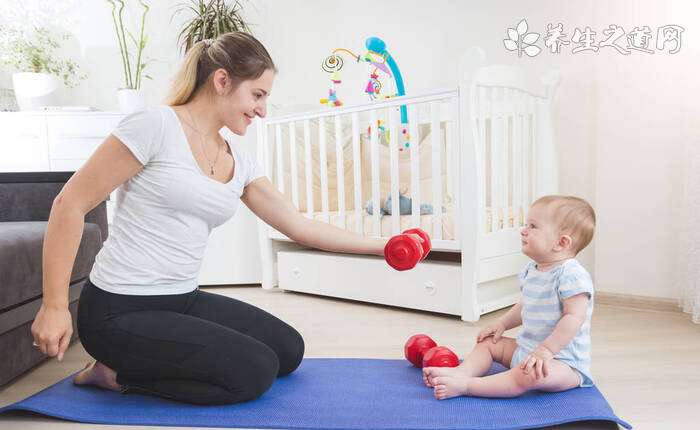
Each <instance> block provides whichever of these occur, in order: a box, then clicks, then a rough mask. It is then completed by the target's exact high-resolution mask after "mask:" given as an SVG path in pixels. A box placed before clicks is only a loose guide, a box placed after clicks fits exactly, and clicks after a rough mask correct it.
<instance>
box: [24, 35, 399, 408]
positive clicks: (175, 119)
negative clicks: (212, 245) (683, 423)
mask: <svg viewBox="0 0 700 430" xmlns="http://www.w3.org/2000/svg"><path fill="white" fill-rule="evenodd" d="M275 73H276V69H275V65H274V63H273V61H272V59H271V58H270V55H269V54H268V52H267V50H266V49H265V48H264V47H263V45H262V44H261V43H260V42H259V41H258V40H256V39H255V38H253V37H252V36H250V35H247V34H244V33H228V34H224V35H221V36H220V37H219V38H217V39H216V40H213V41H203V42H199V43H197V44H196V45H195V46H194V47H193V48H192V49H190V50H189V52H188V53H187V55H186V58H185V60H184V64H183V66H182V68H181V70H180V71H179V72H178V74H177V76H176V79H175V81H174V84H173V87H172V92H171V95H170V98H169V100H168V105H164V106H159V107H156V108H153V109H149V110H147V111H145V112H140V113H136V114H132V115H130V116H128V117H126V118H125V119H124V120H123V121H122V122H121V123H120V124H119V125H118V126H117V127H116V129H115V130H114V132H113V133H112V134H111V135H110V136H109V137H108V138H107V139H106V140H105V141H104V142H103V143H102V144H101V145H100V147H99V148H98V149H97V150H96V151H95V153H94V154H93V155H92V156H91V157H90V159H89V160H88V161H87V162H86V164H85V165H84V166H83V167H82V168H81V169H80V170H79V171H78V172H76V173H75V175H73V177H72V178H71V179H70V181H68V183H66V185H65V187H64V188H63V190H62V191H61V193H60V194H59V195H58V197H57V198H56V200H55V201H54V204H53V207H52V209H51V216H50V219H49V223H48V228H47V232H46V237H45V241H44V261H43V269H44V286H43V290H44V301H43V304H42V306H41V309H40V310H39V312H38V313H37V316H36V319H35V321H34V324H33V325H32V335H33V337H34V341H35V344H36V345H37V347H38V348H39V349H40V350H41V351H42V352H43V353H45V354H48V355H49V356H51V357H58V359H59V360H60V359H62V357H63V354H64V352H65V351H66V348H67V347H68V342H69V340H70V337H71V334H72V328H71V327H72V325H71V315H70V313H69V311H68V284H69V278H70V273H71V268H72V266H73V262H74V260H75V256H76V252H77V249H78V245H79V243H80V238H81V236H82V232H83V226H84V220H83V218H84V216H85V214H86V213H87V212H89V211H90V210H91V209H92V208H94V207H95V206H96V205H97V204H99V203H100V202H102V201H103V200H104V199H105V198H106V197H107V196H108V195H109V194H110V193H111V192H112V190H114V189H116V188H117V187H119V190H118V194H117V203H116V210H115V215H114V220H113V223H112V228H111V231H110V235H109V238H108V239H107V240H106V241H105V243H104V246H103V248H102V249H101V251H100V252H99V254H98V255H97V257H96V259H95V265H94V267H93V269H92V272H91V273H90V278H89V280H88V281H87V283H86V284H85V287H84V289H83V292H82V294H81V298H80V305H79V309H78V317H77V326H78V333H79V336H80V340H81V341H82V344H83V346H84V347H85V349H86V351H87V352H88V353H89V354H90V355H91V356H92V357H93V358H94V359H95V360H96V361H95V362H94V363H93V364H92V365H89V366H88V367H86V368H85V369H84V370H83V371H82V372H81V373H79V374H78V375H77V377H76V378H75V383H76V384H89V385H95V386H98V387H102V388H106V389H110V390H115V391H117V390H118V391H122V392H127V393H128V392H138V393H146V394H151V395H156V396H160V397H164V398H169V399H174V400H178V401H183V402H189V403H196V404H227V403H236V402H242V401H246V400H250V399H254V398H256V397H258V396H260V395H261V394H262V393H263V392H265V391H266V390H267V389H268V388H269V387H270V385H271V384H272V383H273V381H274V379H275V378H276V377H277V376H280V375H285V374H288V373H290V372H293V371H294V370H295V369H296V368H297V366H299V363H300V362H301V360H302V357H303V354H304V341H303V339H302V337H301V335H300V334H299V333H298V332H297V331H296V330H295V329H294V328H292V327H291V326H289V325H287V324H286V323H284V322H283V321H281V320H279V319H277V318H276V317H274V316H273V315H270V314H268V313H267V312H264V311H262V310H261V309H258V308H256V307H254V306H251V305H249V304H246V303H243V302H240V301H238V300H235V299H231V298H227V297H223V296H219V295H215V294H211V293H208V292H204V291H200V290H199V289H198V285H197V279H198V271H199V269H200V264H201V261H202V256H203V254H204V250H205V247H206V242H207V238H208V236H209V233H210V232H211V229H212V228H213V227H216V226H218V225H220V224H222V223H224V222H225V221H227V220H228V219H230V218H231V217H232V216H233V214H234V212H235V211H236V208H237V206H238V204H239V200H240V201H242V202H243V203H245V204H246V205H247V206H248V207H249V208H250V209H251V210H252V211H253V212H254V213H255V214H256V215H257V216H259V217H260V218H261V219H263V220H264V221H265V222H267V223H268V224H270V225H272V226H273V227H275V228H276V229H278V230H279V231H281V232H283V233H285V234H286V235H287V236H289V237H290V238H292V239H294V240H295V241H297V242H299V243H302V244H306V245H308V246H312V247H316V248H320V249H324V250H330V251H338V252H349V253H364V254H376V255H381V254H382V251H383V247H384V245H385V240H375V239H371V238H366V237H363V236H360V235H355V234H353V233H349V232H346V231H344V230H340V229H337V228H335V227H332V226H329V225H327V224H324V223H319V222H315V221H311V220H308V219H307V218H305V217H303V216H302V215H300V214H299V212H298V211H297V210H296V209H295V208H294V206H293V205H292V204H291V203H290V202H289V201H288V200H287V199H285V198H284V197H283V196H282V195H281V194H280V193H279V192H278V191H277V190H275V189H274V187H273V186H272V185H271V184H270V182H269V180H268V179H267V178H265V177H264V175H263V172H262V171H261V170H260V167H259V166H258V165H256V163H255V161H254V159H253V158H251V157H250V156H249V155H248V154H246V153H242V152H237V151H236V150H235V149H234V148H233V147H232V146H231V145H229V142H226V141H225V140H224V139H223V138H222V136H221V135H220V134H219V133H218V131H219V130H220V129H221V128H222V127H223V126H226V127H228V128H229V129H230V130H231V131H232V132H234V133H235V134H237V135H244V134H245V132H246V129H247V127H248V126H249V125H250V124H251V121H252V120H253V119H254V118H255V117H256V116H259V117H264V116H265V112H266V101H267V98H268V96H269V95H270V90H271V88H272V83H273V80H274V77H275ZM234 240H235V238H234Z"/></svg>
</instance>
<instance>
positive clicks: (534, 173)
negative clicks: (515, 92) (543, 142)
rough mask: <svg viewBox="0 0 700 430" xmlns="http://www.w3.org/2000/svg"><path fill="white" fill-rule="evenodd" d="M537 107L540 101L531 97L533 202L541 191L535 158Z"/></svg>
mask: <svg viewBox="0 0 700 430" xmlns="http://www.w3.org/2000/svg"><path fill="white" fill-rule="evenodd" d="M539 105H540V100H539V99H536V98H535V97H532V138H531V140H530V141H531V142H532V146H531V148H530V150H531V151H532V154H531V155H532V158H531V159H532V163H531V165H530V167H531V169H532V191H531V194H530V196H531V198H532V200H534V199H535V198H536V197H540V194H541V192H542V191H541V190H540V189H539V186H538V184H539V183H540V179H539V177H538V176H539V171H540V169H539V166H538V164H537V161H538V157H536V156H535V154H537V153H538V152H539V149H540V148H539V141H540V139H539V136H538V134H539V130H538V129H537V121H538V120H539V114H538V112H539Z"/></svg>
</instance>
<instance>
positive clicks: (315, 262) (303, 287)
mask: <svg viewBox="0 0 700 430" xmlns="http://www.w3.org/2000/svg"><path fill="white" fill-rule="evenodd" d="M277 258H278V260H277V262H278V265H277V267H278V271H279V286H280V288H282V289H285V290H290V291H298V292H302V293H311V294H319V295H324V296H332V297H338V298H343V299H351V300H359V301H364V302H371V303H380V304H385V305H391V306H399V307H404V308H410V309H419V310H425V311H432V312H440V313H446V314H452V315H461V313H462V312H461V309H460V304H461V290H460V285H461V283H460V270H461V268H460V265H459V264H458V263H449V262H432V261H426V262H422V263H421V264H419V265H418V266H416V267H415V268H414V269H412V270H408V271H404V272H398V271H396V270H394V269H392V268H391V267H389V266H388V265H387V264H386V263H385V262H384V260H383V259H381V258H379V257H371V256H356V255H347V254H331V253H325V252H320V251H280V252H279V253H278V254H277Z"/></svg>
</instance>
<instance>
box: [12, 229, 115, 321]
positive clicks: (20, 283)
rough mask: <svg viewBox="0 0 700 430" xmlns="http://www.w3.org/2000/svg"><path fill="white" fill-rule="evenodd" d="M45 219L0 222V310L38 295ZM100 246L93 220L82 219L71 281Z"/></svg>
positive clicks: (84, 272)
mask: <svg viewBox="0 0 700 430" xmlns="http://www.w3.org/2000/svg"><path fill="white" fill-rule="evenodd" d="M46 224H47V223H46V222H45V221H26V222H25V221H19V222H0V312H2V311H4V310H5V309H7V308H11V307H13V306H16V305H18V304H20V303H23V302H25V301H27V300H31V299H33V298H36V297H39V296H41V293H42V264H41V255H42V247H43V243H44V232H45V231H46ZM101 247H102V233H101V231H100V227H99V226H98V225H97V224H93V223H85V229H84V230H83V237H82V239H81V241H80V248H79V249H78V255H77V256H76V259H75V264H74V265H73V271H72V273H71V283H73V282H75V281H78V280H80V279H83V278H86V277H87V276H88V275H89V274H90V270H91V269H92V265H93V263H94V261H95V256H96V255H97V253H98V251H99V250H100V248H101Z"/></svg>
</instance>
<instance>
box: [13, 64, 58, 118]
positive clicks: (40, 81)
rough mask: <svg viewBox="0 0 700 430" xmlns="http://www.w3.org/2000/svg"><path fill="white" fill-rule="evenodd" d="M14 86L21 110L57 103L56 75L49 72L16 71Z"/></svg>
mask: <svg viewBox="0 0 700 430" xmlns="http://www.w3.org/2000/svg"><path fill="white" fill-rule="evenodd" d="M12 86H13V87H14V90H15V98H16V99H17V105H18V106H19V109H20V110H36V109H39V108H41V107H43V106H51V105H54V104H56V103H55V100H56V99H55V93H56V89H57V88H58V79H57V78H56V76H54V75H51V74H48V73H30V72H23V73H14V74H13V75H12Z"/></svg>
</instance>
